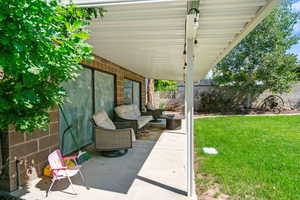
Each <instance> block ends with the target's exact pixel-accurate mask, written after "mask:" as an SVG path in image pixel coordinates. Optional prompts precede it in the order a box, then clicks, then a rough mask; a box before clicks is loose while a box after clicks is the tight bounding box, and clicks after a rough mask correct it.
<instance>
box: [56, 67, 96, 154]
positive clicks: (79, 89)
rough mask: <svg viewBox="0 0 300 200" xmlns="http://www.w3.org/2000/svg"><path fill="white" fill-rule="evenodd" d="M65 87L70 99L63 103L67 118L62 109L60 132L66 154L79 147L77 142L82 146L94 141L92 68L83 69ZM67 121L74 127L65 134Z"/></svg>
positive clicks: (61, 142)
mask: <svg viewBox="0 0 300 200" xmlns="http://www.w3.org/2000/svg"><path fill="white" fill-rule="evenodd" d="M63 87H64V88H65V89H66V91H67V92H68V101H67V102H66V103H65V104H64V105H62V110H63V112H64V114H65V116H66V120H65V119H64V117H63V115H62V112H61V111H60V118H59V119H60V123H59V125H60V126H59V128H60V131H59V132H60V145H61V149H62V152H63V154H64V155H66V154H69V153H71V152H73V151H75V150H77V149H78V146H77V145H76V143H77V144H78V145H79V147H82V146H85V145H87V144H89V143H91V142H92V125H91V123H90V121H89V118H90V117H91V116H92V114H93V105H92V71H91V69H88V68H84V69H82V70H81V71H80V75H79V76H78V77H77V79H76V80H75V81H68V82H66V83H64V84H63ZM66 121H67V122H66ZM67 123H68V124H69V125H71V126H72V128H71V129H70V130H69V131H67V132H66V133H65V134H63V132H64V130H66V128H67ZM71 133H73V135H74V137H72V135H71ZM74 140H76V141H74ZM62 145H63V146H62Z"/></svg>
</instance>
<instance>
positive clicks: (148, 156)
mask: <svg viewBox="0 0 300 200" xmlns="http://www.w3.org/2000/svg"><path fill="white" fill-rule="evenodd" d="M185 143H186V135H185V134H184V132H183V130H178V131H164V132H163V133H162V135H161V137H160V138H159V140H158V141H157V142H155V141H149V140H148V141H147V140H137V141H136V142H135V143H134V145H133V149H131V150H130V151H129V152H128V153H127V154H126V155H125V156H122V157H119V158H113V159H112V158H106V157H102V156H99V154H98V156H97V155H93V158H92V159H90V160H89V161H87V162H85V163H84V164H83V168H82V171H83V174H84V176H85V178H86V184H87V186H88V187H89V189H87V188H86V187H85V186H84V185H83V184H82V182H81V180H80V177H79V176H75V177H73V178H72V181H73V184H74V188H75V190H76V192H77V193H78V195H74V194H73V193H74V192H73V190H72V188H71V187H70V185H69V183H68V181H67V180H66V179H65V180H61V181H59V182H57V183H56V185H55V187H54V189H53V191H52V192H51V193H50V194H49V196H48V198H47V199H49V200H52V199H53V200H57V199H76V200H77V199H78V200H85V199H95V198H101V199H109V200H120V199H124V200H139V199H145V200H147V199H149V200H150V199H153V198H154V196H153V195H155V199H161V200H183V199H188V198H187V196H186V187H187V186H186V181H185V180H186V173H185V171H186V148H184V147H185ZM49 184H50V179H48V178H43V179H37V180H34V181H33V182H32V183H31V184H30V185H29V186H28V187H27V188H24V189H23V190H21V191H18V192H16V193H14V195H16V196H21V198H23V199H26V200H27V199H28V200H29V199H30V200H31V199H34V200H40V199H45V198H46V197H45V194H46V190H47V189H48V187H49Z"/></svg>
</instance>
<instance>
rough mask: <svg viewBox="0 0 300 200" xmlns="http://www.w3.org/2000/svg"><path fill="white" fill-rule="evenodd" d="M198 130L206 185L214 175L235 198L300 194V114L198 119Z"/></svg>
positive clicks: (201, 182) (299, 196) (203, 184)
mask: <svg viewBox="0 0 300 200" xmlns="http://www.w3.org/2000/svg"><path fill="white" fill-rule="evenodd" d="M195 135H196V150H197V156H199V157H202V158H201V161H200V167H199V169H197V170H198V171H197V172H200V173H201V174H202V175H205V176H207V177H209V178H202V179H199V180H197V184H198V186H200V187H201V188H202V189H204V188H205V187H208V182H211V181H214V182H217V183H219V184H220V187H221V191H222V192H224V193H226V194H228V195H230V196H231V198H232V199H272V200H276V199H278V200H279V199H280V200H285V199H291V200H296V199H300V116H274V117H273V116H272V117H266V116H257V117H247V116H245V117H239V116H236V117H218V118H204V119H197V120H196V122H195ZM202 147H215V148H216V149H217V151H218V152H219V154H218V155H204V154H203V152H202V150H201V149H202Z"/></svg>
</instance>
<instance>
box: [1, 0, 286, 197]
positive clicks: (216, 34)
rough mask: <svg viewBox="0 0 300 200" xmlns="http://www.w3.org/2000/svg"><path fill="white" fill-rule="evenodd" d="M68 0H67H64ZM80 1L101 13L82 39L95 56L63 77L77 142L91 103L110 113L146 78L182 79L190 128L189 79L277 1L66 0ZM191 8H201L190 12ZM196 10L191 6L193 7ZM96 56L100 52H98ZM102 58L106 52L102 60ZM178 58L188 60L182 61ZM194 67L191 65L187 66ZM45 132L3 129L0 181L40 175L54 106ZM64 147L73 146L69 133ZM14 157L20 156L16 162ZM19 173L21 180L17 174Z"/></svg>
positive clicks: (55, 118) (58, 122)
mask: <svg viewBox="0 0 300 200" xmlns="http://www.w3.org/2000/svg"><path fill="white" fill-rule="evenodd" d="M64 2H69V1H64ZM73 2H74V3H77V4H78V5H79V6H81V7H104V8H105V9H106V10H107V13H106V14H105V17H104V18H103V19H102V20H99V19H95V20H93V22H92V24H91V26H90V30H91V39H90V40H89V43H90V44H91V45H93V47H94V54H95V60H94V61H93V62H91V63H83V65H84V66H85V68H84V70H82V71H81V76H79V77H78V79H77V80H76V81H75V82H68V83H65V87H66V88H67V90H68V91H69V92H70V100H71V101H72V102H73V103H66V104H65V105H64V106H63V110H64V111H65V113H66V116H67V121H68V122H69V123H71V124H72V125H73V126H74V127H75V128H74V129H75V131H74V132H75V133H74V134H76V136H77V140H78V141H79V144H80V146H84V145H86V144H88V143H90V142H91V125H90V124H89V122H88V118H89V117H90V116H91V115H92V114H93V112H94V111H95V110H97V109H105V110H106V111H107V112H108V113H109V114H110V116H111V117H112V115H113V112H112V109H113V107H114V106H115V105H120V104H124V103H135V104H139V105H140V106H141V107H142V106H143V105H144V104H145V78H154V79H162V80H178V81H179V80H183V79H186V83H187V88H188V89H189V90H187V91H188V92H187V93H186V99H185V100H186V101H187V102H189V103H188V104H187V105H188V106H187V107H188V108H187V111H188V112H187V113H188V115H187V116H188V117H187V124H188V125H189V127H192V116H191V114H192V110H193V101H192V87H193V85H192V83H193V79H194V80H199V79H202V78H203V77H205V75H206V74H207V72H208V71H209V70H211V68H212V67H214V66H215V64H217V63H218V62H219V61H220V60H221V59H222V58H223V57H224V56H226V55H227V54H228V52H229V51H230V50H231V49H232V48H234V46H235V45H236V44H238V43H239V42H240V41H241V40H242V39H243V38H244V37H245V36H246V35H247V34H248V33H249V32H250V31H251V30H253V28H255V26H256V25H257V24H258V23H260V22H261V20H263V19H264V18H265V17H266V16H267V15H268V14H269V13H270V11H271V10H272V9H273V8H274V7H275V6H277V4H278V3H279V2H280V1H279V0H256V1H253V0H243V1H240V0H230V1H229V2H225V1H211V0H201V1H193V2H192V1H188V0H187V1H185V0H110V1H106V0H90V1H89V0H73ZM197 9H199V10H200V13H198V12H196V11H197ZM195 10H196V11H195ZM100 56H101V57H100ZM103 58H105V59H103ZM185 63H186V64H187V66H185ZM193 66H194V68H195V69H194V70H193ZM49 114H50V120H51V123H50V124H49V130H48V131H44V132H41V131H37V132H36V133H35V134H33V135H28V134H20V133H17V132H14V131H13V127H11V129H10V130H9V133H8V134H7V133H6V134H1V135H2V140H1V141H2V145H3V147H4V149H5V152H3V155H4V158H5V159H7V160H8V162H5V163H6V164H8V165H7V168H6V169H7V171H6V173H7V174H6V175H7V177H6V180H1V181H0V188H1V189H5V190H8V191H13V190H16V189H17V186H18V185H23V184H24V183H25V181H26V180H28V179H32V178H34V177H36V176H37V175H40V174H41V172H42V171H41V170H42V168H43V167H44V166H45V165H46V163H47V156H48V154H49V153H50V152H51V151H52V150H53V149H55V148H58V147H60V146H61V145H62V138H63V131H64V130H65V128H66V123H65V121H64V119H63V118H62V117H61V114H62V113H60V112H59V111H58V108H53V109H51V110H49ZM187 136H188V137H187V138H189V139H188V158H187V166H186V169H187V171H188V173H187V174H188V176H187V177H188V181H187V183H188V184H187V185H188V190H187V194H188V196H191V195H192V188H193V186H192V185H193V164H194V163H193V154H194V152H193V148H192V147H193V129H192V128H188V130H187ZM64 143H65V145H64V147H63V148H64V149H63V150H64V153H70V152H72V151H74V150H76V145H75V144H74V142H73V140H72V139H71V137H70V135H65V137H64ZM18 161H20V162H18ZM18 174H19V175H20V176H19V177H20V180H19V179H18Z"/></svg>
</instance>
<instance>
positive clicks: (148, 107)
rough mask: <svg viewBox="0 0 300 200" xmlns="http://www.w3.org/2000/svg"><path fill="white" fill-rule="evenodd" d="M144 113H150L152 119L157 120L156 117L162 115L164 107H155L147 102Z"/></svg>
mask: <svg viewBox="0 0 300 200" xmlns="http://www.w3.org/2000/svg"><path fill="white" fill-rule="evenodd" d="M145 110H146V111H145V112H144V114H145V115H152V117H153V119H154V121H158V119H159V118H160V117H161V116H162V115H163V112H164V111H166V110H164V109H155V108H154V107H153V106H152V105H151V104H147V105H146V106H145Z"/></svg>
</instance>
